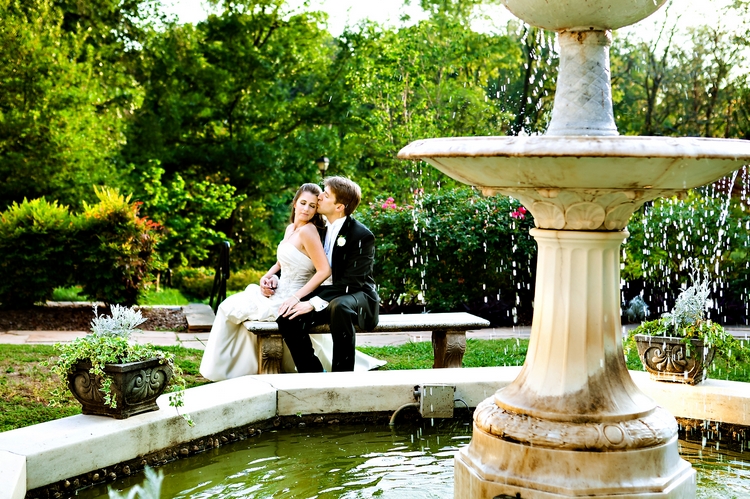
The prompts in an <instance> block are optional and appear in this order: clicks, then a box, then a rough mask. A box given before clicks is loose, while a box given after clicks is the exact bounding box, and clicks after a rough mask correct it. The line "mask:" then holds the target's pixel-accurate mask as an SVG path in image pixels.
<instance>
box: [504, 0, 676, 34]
mask: <svg viewBox="0 0 750 499" xmlns="http://www.w3.org/2000/svg"><path fill="white" fill-rule="evenodd" d="M666 1H667V0H618V1H615V0H553V1H550V0H503V4H505V6H506V7H507V8H508V10H510V11H511V12H512V13H513V15H515V16H516V17H519V18H521V19H523V20H524V21H526V22H527V23H529V24H531V25H533V26H539V27H541V28H544V29H548V30H551V31H585V30H607V29H617V28H622V27H623V26H628V25H630V24H634V23H637V22H638V21H640V20H642V19H645V18H646V17H648V16H650V15H651V14H653V13H654V12H656V11H657V10H658V9H659V8H660V7H661V6H662V5H664V4H665V3H666Z"/></svg>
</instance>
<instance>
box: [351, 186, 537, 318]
mask: <svg viewBox="0 0 750 499" xmlns="http://www.w3.org/2000/svg"><path fill="white" fill-rule="evenodd" d="M359 218H360V220H361V221H362V222H363V223H364V224H365V225H367V226H368V227H369V228H370V230H372V232H373V234H374V235H375V239H376V254H375V271H374V274H375V280H376V282H377V284H378V293H379V294H380V297H381V300H382V303H381V307H382V309H383V311H385V312H391V311H395V310H399V309H404V308H408V307H412V308H416V307H423V308H425V309H427V310H429V311H432V312H445V311H462V310H463V311H471V312H472V313H475V314H477V315H479V316H482V317H484V318H486V319H488V320H490V321H492V323H493V324H496V325H512V324H514V323H517V322H523V323H527V322H530V320H531V315H532V306H531V305H532V297H533V292H534V290H533V285H532V284H533V280H532V272H533V270H532V269H534V267H535V260H534V259H535V254H536V245H535V243H534V241H533V240H532V238H531V236H530V235H529V234H528V230H529V229H530V228H531V227H533V222H532V220H531V215H530V214H529V213H527V212H526V210H525V209H523V208H522V207H520V206H519V204H518V202H517V201H515V200H513V199H511V198H508V197H505V196H494V197H490V198H483V197H481V196H479V195H478V194H477V193H476V192H475V191H473V190H471V189H460V190H451V191H442V192H439V193H436V194H428V195H423V194H422V193H421V192H420V191H417V192H415V195H414V205H400V206H399V205H398V204H397V203H396V202H395V201H394V200H393V199H392V198H388V199H387V200H385V201H382V200H381V201H378V202H376V203H373V204H370V206H369V208H364V209H361V213H360V214H359Z"/></svg>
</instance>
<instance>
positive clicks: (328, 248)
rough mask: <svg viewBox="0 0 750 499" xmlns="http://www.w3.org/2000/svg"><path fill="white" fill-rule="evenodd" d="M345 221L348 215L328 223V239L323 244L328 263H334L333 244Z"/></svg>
mask: <svg viewBox="0 0 750 499" xmlns="http://www.w3.org/2000/svg"><path fill="white" fill-rule="evenodd" d="M345 221H346V217H341V218H339V219H338V220H335V221H334V222H333V223H332V224H328V230H326V240H325V243H324V244H323V251H325V253H326V257H328V265H333V261H332V258H333V245H334V244H335V242H336V236H338V235H339V232H341V226H343V225H344V222H345ZM329 284H330V283H329Z"/></svg>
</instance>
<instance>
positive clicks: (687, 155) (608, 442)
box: [399, 0, 750, 499]
mask: <svg viewBox="0 0 750 499" xmlns="http://www.w3.org/2000/svg"><path fill="white" fill-rule="evenodd" d="M664 2H665V0H621V1H619V2H612V1H611V0H504V3H505V5H506V7H507V8H508V9H509V10H510V11H511V12H513V13H514V14H516V15H517V16H519V17H520V18H522V19H523V20H525V21H527V22H528V23H530V24H533V25H536V26H541V27H543V28H546V29H551V30H555V31H557V32H558V42H559V46H560V66H559V72H558V81H557V90H556V93H555V103H554V107H553V110H552V119H551V121H550V125H549V127H548V129H547V131H546V133H545V134H544V135H542V136H523V137H465V138H439V139H424V140H418V141H415V142H413V143H411V144H409V145H408V146H406V147H405V148H403V149H402V150H401V151H400V152H399V158H402V159H411V160H423V161H426V162H428V163H430V164H431V165H433V166H434V167H436V168H437V169H439V170H440V171H442V172H444V173H445V174H447V175H448V176H450V177H452V178H454V179H456V180H459V181H461V182H463V183H465V184H468V185H473V186H476V187H478V188H479V189H481V190H482V192H483V193H484V194H486V195H492V194H495V193H502V194H505V195H509V196H513V197H515V198H516V199H518V200H519V201H520V202H522V203H523V204H524V206H526V208H527V209H528V210H529V211H530V212H531V213H532V215H533V216H534V223H535V225H536V228H535V229H532V230H531V234H532V236H533V237H534V238H535V239H536V241H537V244H538V247H539V252H538V258H537V276H536V291H535V298H534V316H533V320H532V331H531V338H530V341H529V349H528V353H527V356H526V361H525V363H524V366H523V368H522V370H521V372H520V374H519V376H518V378H516V380H514V381H513V382H512V383H511V384H510V385H509V386H507V387H505V388H502V389H500V390H498V391H497V393H495V394H494V396H492V397H490V398H488V399H487V400H485V401H484V402H483V403H482V404H480V406H479V407H478V408H477V410H476V412H475V414H474V430H473V436H472V441H471V443H470V444H469V445H468V446H467V447H465V448H463V449H462V450H461V451H460V452H459V453H458V454H457V456H456V467H455V484H456V485H455V497H456V498H457V499H469V498H471V499H479V498H497V497H501V498H505V497H520V498H523V499H551V498H564V497H588V498H600V499H603V498H614V497H616V498H618V499H628V498H649V499H657V498H658V499H662V498H664V499H666V498H675V499H676V498H693V497H695V490H696V484H695V471H694V470H693V469H692V468H691V467H690V465H689V464H688V463H687V462H686V461H684V460H682V459H681V458H680V457H679V454H678V451H677V423H676V421H675V419H674V417H673V416H672V415H671V414H669V413H667V412H666V411H665V410H664V409H662V408H660V407H658V406H657V405H656V404H655V403H654V402H653V401H652V400H651V399H650V398H648V397H647V396H645V395H644V394H643V393H642V392H640V391H639V390H638V388H637V387H636V386H635V384H634V383H633V381H632V379H631V377H630V375H629V373H628V371H627V368H626V365H625V361H624V355H623V350H622V332H621V330H622V328H621V323H620V300H619V298H620V293H619V284H620V274H619V272H620V260H619V255H620V246H621V244H622V242H623V240H624V239H625V238H626V237H627V235H628V233H627V231H626V230H625V228H626V226H627V223H628V220H629V219H630V216H631V215H632V214H633V212H634V211H635V210H636V209H638V207H640V206H641V205H643V204H644V203H645V202H647V201H650V200H653V199H656V198H658V197H664V196H682V195H684V194H685V192H686V190H688V189H691V188H694V187H698V186H701V185H704V184H706V183H709V182H712V181H715V180H717V179H719V178H721V177H723V176H725V175H726V174H728V173H730V172H732V171H733V170H736V169H738V168H740V167H742V166H743V165H744V164H748V163H750V141H745V140H726V139H710V138H690V137H686V138H666V137H658V138H657V137H622V136H619V135H618V132H617V127H616V125H615V122H614V117H613V112H612V99H611V85H610V77H609V45H610V43H611V33H610V30H611V29H616V28H619V27H622V26H626V25H628V24H632V23H634V22H637V21H639V20H640V19H643V18H644V17H646V16H648V15H650V14H651V13H653V12H654V11H655V10H656V9H658V8H659V7H660V6H661V5H662V4H663V3H664Z"/></svg>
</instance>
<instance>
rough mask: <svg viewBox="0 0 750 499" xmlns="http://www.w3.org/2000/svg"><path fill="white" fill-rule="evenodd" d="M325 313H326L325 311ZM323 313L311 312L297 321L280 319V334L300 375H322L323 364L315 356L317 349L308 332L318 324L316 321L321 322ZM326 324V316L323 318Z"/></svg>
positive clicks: (278, 319) (278, 321) (278, 322)
mask: <svg viewBox="0 0 750 499" xmlns="http://www.w3.org/2000/svg"><path fill="white" fill-rule="evenodd" d="M323 312H325V311H323ZM320 315H321V313H319V312H311V313H309V314H304V315H302V316H300V317H297V318H296V319H292V320H289V318H287V317H279V318H277V319H276V324H278V325H279V332H280V333H281V337H282V338H284V343H286V346H287V348H288V349H289V353H291V354H292V359H293V360H294V365H295V366H296V367H297V372H300V373H322V372H323V371H324V369H323V364H321V363H320V360H319V359H318V357H317V356H316V355H315V349H314V348H313V346H312V341H310V334H309V333H308V330H309V329H310V328H311V327H312V326H313V325H314V324H316V323H317V322H316V319H317V320H318V321H319V320H321V317H320ZM322 320H323V321H324V322H325V320H326V318H325V316H324V317H323V318H322Z"/></svg>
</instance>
